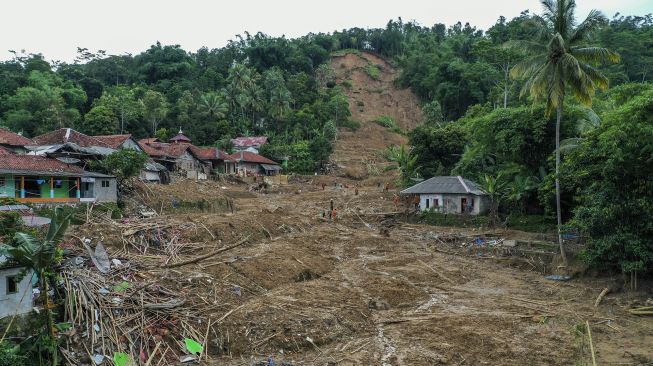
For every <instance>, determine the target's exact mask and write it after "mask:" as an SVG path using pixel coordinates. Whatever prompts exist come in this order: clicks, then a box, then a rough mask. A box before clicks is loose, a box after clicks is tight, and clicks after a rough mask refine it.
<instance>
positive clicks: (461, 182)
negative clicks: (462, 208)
mask: <svg viewBox="0 0 653 366" xmlns="http://www.w3.org/2000/svg"><path fill="white" fill-rule="evenodd" d="M456 178H458V181H459V182H460V184H462V185H463V187H464V188H465V191H467V193H471V191H470V190H469V187H467V184H465V180H464V179H463V177H461V176H460V175H457V176H456Z"/></svg>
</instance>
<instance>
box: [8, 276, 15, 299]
mask: <svg viewBox="0 0 653 366" xmlns="http://www.w3.org/2000/svg"><path fill="white" fill-rule="evenodd" d="M6 292H7V295H9V294H15V293H17V292H18V282H16V277H15V276H8V277H7V291H6Z"/></svg>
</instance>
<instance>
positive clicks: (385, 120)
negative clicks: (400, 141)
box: [374, 115, 405, 135]
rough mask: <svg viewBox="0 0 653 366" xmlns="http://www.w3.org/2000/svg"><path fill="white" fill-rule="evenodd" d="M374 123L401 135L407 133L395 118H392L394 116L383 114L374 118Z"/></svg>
mask: <svg viewBox="0 0 653 366" xmlns="http://www.w3.org/2000/svg"><path fill="white" fill-rule="evenodd" d="M374 123H376V124H377V125H379V126H382V127H385V128H387V129H389V130H390V131H392V132H394V133H398V134H400V135H404V134H405V132H404V131H403V130H402V129H401V128H400V127H399V126H398V125H397V122H395V120H394V119H392V117H389V116H385V115H381V116H378V117H376V118H375V119H374Z"/></svg>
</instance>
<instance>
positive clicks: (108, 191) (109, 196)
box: [93, 178, 118, 202]
mask: <svg viewBox="0 0 653 366" xmlns="http://www.w3.org/2000/svg"><path fill="white" fill-rule="evenodd" d="M102 182H109V187H102ZM93 193H94V197H95V201H96V202H117V201H118V183H117V182H116V178H95V185H94V186H93Z"/></svg>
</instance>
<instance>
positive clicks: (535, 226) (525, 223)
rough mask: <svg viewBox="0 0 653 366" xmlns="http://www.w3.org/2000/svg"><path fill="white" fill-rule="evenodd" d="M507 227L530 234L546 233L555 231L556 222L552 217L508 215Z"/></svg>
mask: <svg viewBox="0 0 653 366" xmlns="http://www.w3.org/2000/svg"><path fill="white" fill-rule="evenodd" d="M507 224H508V227H509V228H511V229H515V230H521V231H528V232H532V233H546V232H555V231H556V221H555V219H554V218H552V217H546V216H542V215H510V216H509V217H508V223H507Z"/></svg>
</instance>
